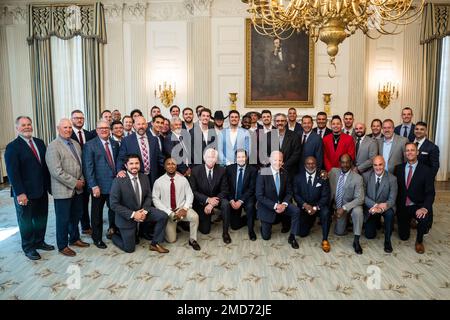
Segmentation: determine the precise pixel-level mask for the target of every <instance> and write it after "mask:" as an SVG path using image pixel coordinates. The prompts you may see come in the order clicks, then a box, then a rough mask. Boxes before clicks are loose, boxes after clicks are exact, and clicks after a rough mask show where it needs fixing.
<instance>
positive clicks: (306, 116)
mask: <svg viewBox="0 0 450 320" xmlns="http://www.w3.org/2000/svg"><path fill="white" fill-rule="evenodd" d="M305 118H309V119H311V122H312V121H313V118H312V117H311V116H310V115H305V116H303V117H302V122H303V119H305Z"/></svg>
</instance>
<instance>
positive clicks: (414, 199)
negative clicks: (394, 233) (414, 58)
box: [395, 142, 435, 254]
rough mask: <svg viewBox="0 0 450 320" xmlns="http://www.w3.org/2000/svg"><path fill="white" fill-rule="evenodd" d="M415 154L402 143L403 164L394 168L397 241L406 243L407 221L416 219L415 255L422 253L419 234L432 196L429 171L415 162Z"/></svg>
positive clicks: (409, 145) (428, 214) (425, 223)
mask: <svg viewBox="0 0 450 320" xmlns="http://www.w3.org/2000/svg"><path fill="white" fill-rule="evenodd" d="M418 155H419V151H418V150H417V146H416V144H415V143H412V142H409V143H407V144H406V151H405V157H406V160H407V162H406V163H402V164H399V165H397V166H396V167H395V175H396V176H397V184H398V197H397V219H398V234H399V237H400V239H401V240H408V239H409V235H410V222H411V219H412V218H414V219H415V220H417V237H416V245H415V249H416V252H417V253H419V254H423V253H424V252H425V247H424V245H423V235H424V234H425V233H426V232H427V231H428V227H429V223H430V218H431V213H432V210H433V202H434V196H435V190H434V181H433V173H432V171H431V169H430V168H429V167H428V166H426V165H424V164H423V163H420V162H419V161H418V160H417V157H418Z"/></svg>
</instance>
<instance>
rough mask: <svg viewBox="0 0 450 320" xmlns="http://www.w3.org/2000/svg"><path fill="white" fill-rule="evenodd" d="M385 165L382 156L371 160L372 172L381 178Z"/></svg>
mask: <svg viewBox="0 0 450 320" xmlns="http://www.w3.org/2000/svg"><path fill="white" fill-rule="evenodd" d="M385 165H386V161H384V158H383V156H376V157H375V158H373V164H372V166H373V171H375V173H376V175H378V176H381V175H382V174H383V173H384V167H385Z"/></svg>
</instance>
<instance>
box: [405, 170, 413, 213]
mask: <svg viewBox="0 0 450 320" xmlns="http://www.w3.org/2000/svg"><path fill="white" fill-rule="evenodd" d="M412 173H413V170H412V165H409V171H408V177H407V178H406V189H409V184H410V183H411V179H412ZM410 203H411V199H409V197H408V196H407V197H406V205H407V206H409V204H410Z"/></svg>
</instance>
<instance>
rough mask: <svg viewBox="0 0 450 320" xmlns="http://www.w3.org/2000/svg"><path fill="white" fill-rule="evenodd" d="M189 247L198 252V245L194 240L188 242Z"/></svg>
mask: <svg viewBox="0 0 450 320" xmlns="http://www.w3.org/2000/svg"><path fill="white" fill-rule="evenodd" d="M189 245H190V246H191V247H192V249H194V250H196V251H199V250H200V245H199V244H198V243H197V241H195V240H192V241H191V240H189Z"/></svg>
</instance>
